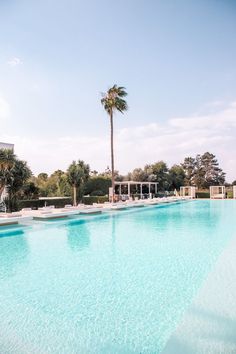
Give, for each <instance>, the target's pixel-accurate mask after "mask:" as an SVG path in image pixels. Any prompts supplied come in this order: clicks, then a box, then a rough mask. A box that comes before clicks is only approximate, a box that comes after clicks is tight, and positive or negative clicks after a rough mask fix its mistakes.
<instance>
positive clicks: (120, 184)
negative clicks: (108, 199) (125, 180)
mask: <svg viewBox="0 0 236 354" xmlns="http://www.w3.org/2000/svg"><path fill="white" fill-rule="evenodd" d="M119 194H120V195H121V183H120V188H119Z"/></svg>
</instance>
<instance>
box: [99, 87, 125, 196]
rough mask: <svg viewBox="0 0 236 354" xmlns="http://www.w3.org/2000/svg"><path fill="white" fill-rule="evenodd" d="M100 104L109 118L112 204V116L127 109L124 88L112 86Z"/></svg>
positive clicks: (113, 190) (113, 180)
mask: <svg viewBox="0 0 236 354" xmlns="http://www.w3.org/2000/svg"><path fill="white" fill-rule="evenodd" d="M102 96H103V97H102V99H101V103H102V105H103V107H104V109H105V111H106V112H107V114H108V115H109V117H110V127H111V180H112V202H114V192H115V179H114V171H115V169H114V139H113V116H114V113H115V111H119V112H120V113H122V114H124V112H125V111H127V109H128V105H127V102H126V101H125V100H124V97H125V96H127V92H126V91H125V87H119V86H117V85H114V86H112V87H111V88H109V89H108V91H107V92H106V93H104V94H102Z"/></svg>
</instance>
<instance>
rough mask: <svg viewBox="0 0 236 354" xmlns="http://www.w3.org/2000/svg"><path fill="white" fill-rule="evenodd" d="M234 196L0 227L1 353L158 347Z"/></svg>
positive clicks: (223, 241) (226, 234) (213, 251)
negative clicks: (15, 226) (221, 199)
mask: <svg viewBox="0 0 236 354" xmlns="http://www.w3.org/2000/svg"><path fill="white" fill-rule="evenodd" d="M235 211H236V203H235V201H230V200H226V201H190V202H184V203H181V204H175V205H167V206H162V207H147V208H141V209H140V210H135V211H134V210H133V211H127V212H126V211H122V212H117V213H113V214H108V215H102V216H96V217H88V218H87V219H86V220H71V221H68V220H67V221H57V222H45V223H38V224H36V225H33V226H29V227H23V228H20V227H17V228H12V229H11V230H10V231H9V232H7V231H1V232H0V257H1V260H0V304H1V310H0V333H1V335H0V353H1V354H2V353H4V354H27V353H30V354H52V353H53V354H62V353H63V354H64V353H65V354H67V353H69V354H74V353H76V354H77V353H122V354H125V353H161V351H162V350H163V349H164V347H165V344H166V342H167V341H168V339H169V337H170V335H171V334H172V333H173V331H174V330H175V328H176V326H177V325H178V323H179V321H180V320H181V318H182V317H183V314H184V313H185V311H186V310H187V308H188V306H189V305H190V304H191V302H192V300H193V298H194V297H195V295H196V294H197V292H198V290H199V288H200V287H201V285H202V283H203V281H204V279H205V278H206V276H207V274H208V273H209V272H210V270H211V269H212V268H213V267H214V264H215V262H216V260H217V258H218V257H219V255H220V254H221V253H222V251H223V250H224V248H225V247H226V246H227V244H228V243H229V241H230V240H231V239H232V238H233V236H235V233H236V232H235V231H236V226H235V223H234V221H233V220H234V217H233V215H235Z"/></svg>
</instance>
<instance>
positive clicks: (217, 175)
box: [200, 152, 225, 188]
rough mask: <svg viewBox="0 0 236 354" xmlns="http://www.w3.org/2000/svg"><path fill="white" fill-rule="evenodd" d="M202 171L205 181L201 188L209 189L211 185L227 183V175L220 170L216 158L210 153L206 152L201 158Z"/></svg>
mask: <svg viewBox="0 0 236 354" xmlns="http://www.w3.org/2000/svg"><path fill="white" fill-rule="evenodd" d="M201 170H202V171H203V172H202V173H203V174H204V179H203V182H202V184H201V186H200V187H203V188H209V187H210V186H211V185H221V184H224V183H225V173H224V172H223V171H222V169H221V168H219V163H218V161H217V159H216V156H215V155H213V154H211V153H210V152H205V153H204V154H203V155H202V156H201Z"/></svg>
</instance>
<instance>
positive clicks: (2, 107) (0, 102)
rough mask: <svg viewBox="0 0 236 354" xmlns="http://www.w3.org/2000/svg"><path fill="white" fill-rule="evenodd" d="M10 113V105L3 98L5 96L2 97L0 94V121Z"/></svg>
mask: <svg viewBox="0 0 236 354" xmlns="http://www.w3.org/2000/svg"><path fill="white" fill-rule="evenodd" d="M9 115H10V105H9V103H8V102H7V101H6V100H5V98H3V97H2V96H0V122H1V121H2V120H3V119H6V118H8V117H9Z"/></svg>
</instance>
